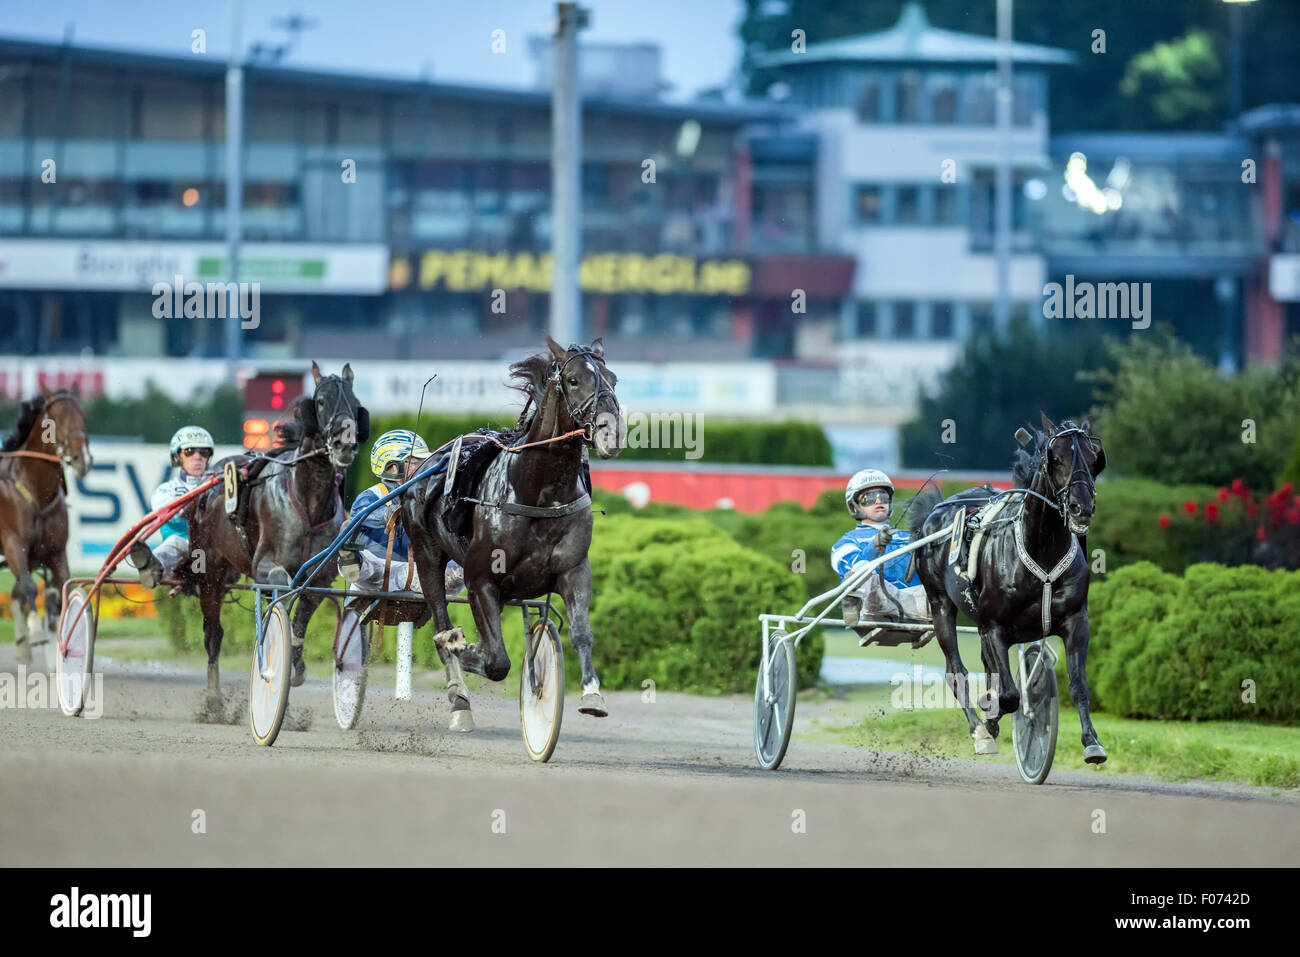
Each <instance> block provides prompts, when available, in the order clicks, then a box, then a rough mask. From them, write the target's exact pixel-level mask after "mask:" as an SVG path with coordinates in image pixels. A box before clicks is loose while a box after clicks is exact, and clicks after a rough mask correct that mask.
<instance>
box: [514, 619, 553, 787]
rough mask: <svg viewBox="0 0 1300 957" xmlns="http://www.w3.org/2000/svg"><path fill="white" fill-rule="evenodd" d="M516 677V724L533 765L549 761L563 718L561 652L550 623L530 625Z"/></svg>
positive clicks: (541, 622)
mask: <svg viewBox="0 0 1300 957" xmlns="http://www.w3.org/2000/svg"><path fill="white" fill-rule="evenodd" d="M528 644H529V648H528V651H531V655H530V654H529V653H528V651H526V652H525V654H524V667H523V673H522V674H521V675H520V676H519V723H520V724H521V725H522V726H523V729H524V747H525V748H527V749H528V756H529V757H530V758H532V759H533V760H534V761H549V760H550V759H551V754H552V753H553V752H554V751H555V743H556V742H557V741H559V740H560V722H561V721H562V720H563V718H564V649H563V648H561V647H560V635H559V632H557V631H556V630H555V626H554V625H553V624H551V623H550V621H539V622H537V624H535V625H533V630H532V633H531V636H530V639H529V643H528Z"/></svg>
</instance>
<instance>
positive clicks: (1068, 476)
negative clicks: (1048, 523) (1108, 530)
mask: <svg viewBox="0 0 1300 957" xmlns="http://www.w3.org/2000/svg"><path fill="white" fill-rule="evenodd" d="M1040 414H1041V413H1040ZM1042 420H1043V431H1042V432H1040V433H1039V434H1038V454H1037V455H1036V456H1035V458H1036V459H1037V460H1038V469H1037V471H1038V474H1039V475H1040V476H1041V482H1042V484H1043V485H1044V486H1045V488H1046V492H1047V495H1048V497H1050V498H1052V499H1053V500H1055V502H1056V504H1057V507H1058V508H1059V509H1060V511H1061V516H1062V518H1063V519H1064V520H1065V524H1066V525H1067V526H1068V527H1069V529H1070V531H1071V532H1073V533H1074V534H1075V535H1087V534H1088V527H1089V525H1090V524H1091V523H1092V516H1093V514H1094V513H1095V512H1096V511H1097V487H1096V479H1097V476H1098V475H1100V474H1101V472H1102V470H1103V469H1104V468H1105V467H1106V452H1105V449H1103V448H1102V444H1101V439H1099V438H1097V436H1095V435H1093V434H1092V423H1091V422H1090V421H1089V420H1087V419H1084V420H1083V424H1082V425H1076V424H1075V423H1074V422H1071V421H1070V420H1068V419H1067V420H1066V421H1064V422H1062V423H1061V424H1060V426H1057V425H1055V424H1053V423H1052V421H1051V420H1050V419H1049V418H1048V417H1047V416H1046V415H1043V416H1042Z"/></svg>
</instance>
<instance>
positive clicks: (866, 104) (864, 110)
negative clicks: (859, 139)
mask: <svg viewBox="0 0 1300 957" xmlns="http://www.w3.org/2000/svg"><path fill="white" fill-rule="evenodd" d="M858 121H859V122H861V123H879V122H880V82H879V81H878V80H864V81H863V82H862V86H861V87H860V88H859V89H858Z"/></svg>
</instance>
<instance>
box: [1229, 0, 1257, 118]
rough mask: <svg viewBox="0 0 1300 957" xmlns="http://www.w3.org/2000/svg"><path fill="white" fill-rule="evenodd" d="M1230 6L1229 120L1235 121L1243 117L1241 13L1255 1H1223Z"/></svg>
mask: <svg viewBox="0 0 1300 957" xmlns="http://www.w3.org/2000/svg"><path fill="white" fill-rule="evenodd" d="M1223 2H1224V3H1227V4H1230V5H1231V9H1229V10H1228V35H1229V38H1230V39H1229V42H1230V43H1231V45H1232V49H1231V50H1229V51H1228V58H1229V64H1228V69H1229V73H1230V78H1229V87H1228V118H1229V119H1232V120H1235V119H1236V118H1237V117H1239V116H1240V115H1241V11H1242V8H1243V7H1244V6H1245V5H1246V4H1248V3H1254V2H1255V0H1223Z"/></svg>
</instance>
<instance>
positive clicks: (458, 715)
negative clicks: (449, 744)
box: [447, 708, 474, 731]
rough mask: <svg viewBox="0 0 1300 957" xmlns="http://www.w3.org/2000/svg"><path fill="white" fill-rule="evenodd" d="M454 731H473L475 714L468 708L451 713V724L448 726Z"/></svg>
mask: <svg viewBox="0 0 1300 957" xmlns="http://www.w3.org/2000/svg"><path fill="white" fill-rule="evenodd" d="M447 727H448V728H450V729H451V730H452V731H473V730H474V714H473V712H471V711H470V710H469V709H468V708H465V709H464V710H462V711H453V712H452V713H451V722H450V723H449V724H448V725H447Z"/></svg>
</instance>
